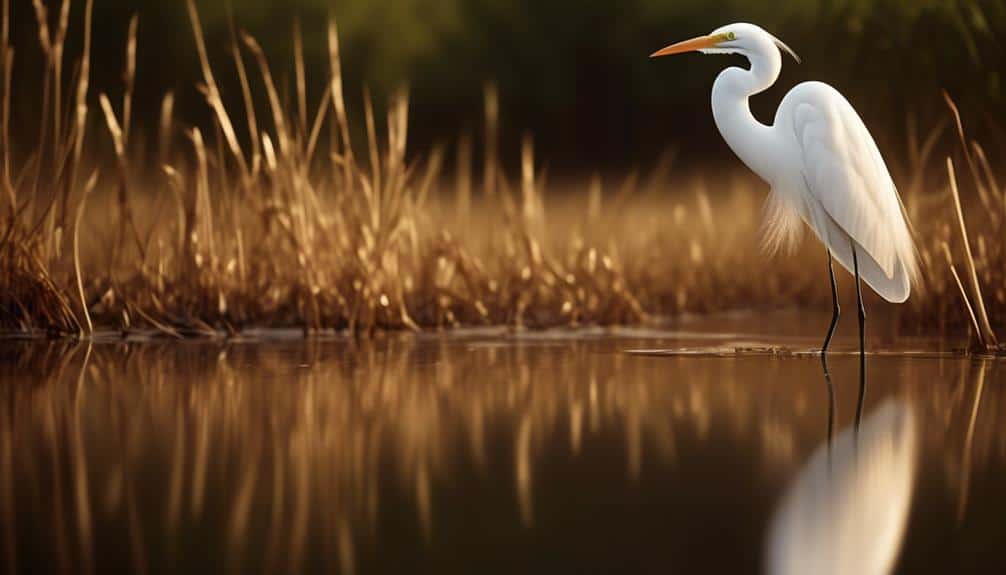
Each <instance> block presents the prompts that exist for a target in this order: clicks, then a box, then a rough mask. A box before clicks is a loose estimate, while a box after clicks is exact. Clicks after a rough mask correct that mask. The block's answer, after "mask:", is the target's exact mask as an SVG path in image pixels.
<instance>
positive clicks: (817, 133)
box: [651, 24, 919, 356]
mask: <svg viewBox="0 0 1006 575" xmlns="http://www.w3.org/2000/svg"><path fill="white" fill-rule="evenodd" d="M780 50H783V51H785V52H787V53H788V54H790V55H791V56H793V58H794V59H796V60H797V61H798V62H799V57H798V56H797V55H796V53H794V52H793V51H792V50H791V49H790V48H789V47H788V46H786V45H785V44H783V43H782V41H780V40H779V39H778V38H776V37H774V36H772V35H771V34H769V33H768V32H766V31H765V30H763V29H761V28H760V27H758V26H755V25H753V24H731V25H728V26H724V27H722V28H719V29H717V30H715V31H714V32H713V33H712V34H709V35H708V36H700V37H698V38H693V39H691V40H687V41H684V42H679V43H677V44H673V45H671V46H668V47H666V48H664V49H662V50H660V51H658V52H655V53H654V54H653V55H651V58H655V57H659V56H668V55H671V54H680V53H684V52H695V51H698V52H702V53H705V54H740V55H742V56H744V57H745V58H747V59H748V60H749V61H750V64H751V68H750V69H744V68H740V67H730V68H727V69H726V70H724V71H723V72H721V73H720V75H719V76H718V77H717V78H716V82H715V84H713V95H712V105H713V117H714V119H715V121H716V126H717V128H719V130H720V133H721V134H722V135H723V138H724V139H725V140H726V142H727V144H728V145H729V146H730V148H731V149H732V150H733V151H734V153H735V154H737V156H738V157H740V159H741V161H743V162H744V163H745V164H746V165H747V166H748V167H749V168H751V170H753V171H754V172H755V173H756V174H758V176H760V177H761V178H762V179H763V180H765V181H766V182H768V184H769V185H770V186H771V187H772V191H771V193H770V194H769V198H768V203H767V207H766V220H765V242H766V247H767V248H769V251H776V250H777V249H778V248H780V247H784V246H785V247H792V246H793V245H794V244H795V243H796V241H797V240H798V239H799V237H800V234H801V232H802V231H803V226H802V224H801V220H802V221H803V222H806V223H807V225H808V226H809V227H810V228H811V229H812V230H813V231H814V234H815V235H816V236H817V237H818V238H819V239H820V240H821V242H822V243H824V245H825V247H826V248H827V249H828V273H829V276H830V278H831V288H832V301H833V304H834V305H833V308H832V319H831V326H830V327H829V328H828V335H827V337H826V338H825V340H824V345H823V346H822V349H821V353H822V356H823V354H825V353H827V351H828V346H829V344H830V343H831V338H832V336H833V335H834V333H835V327H836V326H837V325H838V317H839V314H840V307H839V304H838V288H837V285H836V283H835V271H834V266H833V264H832V256H834V257H835V258H838V261H839V263H841V264H842V266H844V267H845V269H847V270H848V271H849V272H850V273H852V274H853V275H854V276H855V278H856V295H857V300H858V304H859V346H860V353H861V354H862V353H864V349H865V334H864V328H865V322H866V310H865V307H864V306H863V294H862V290H861V288H860V278H862V280H863V281H865V282H866V284H867V285H868V286H870V287H871V288H873V290H874V291H875V292H877V294H879V295H880V296H881V297H883V298H884V299H885V300H887V301H889V302H893V303H901V302H904V301H905V300H907V299H908V296H909V293H910V292H911V286H912V284H914V283H916V280H917V278H918V274H919V271H918V269H919V268H918V263H917V252H916V249H915V244H914V243H913V241H912V236H911V234H910V232H909V228H908V224H907V222H906V218H905V215H904V213H903V210H902V205H901V200H900V198H899V197H898V192H897V189H896V188H895V186H894V182H893V180H892V179H891V175H890V173H889V172H888V170H887V166H886V165H885V164H884V159H883V157H881V155H880V151H879V150H878V149H877V145H876V143H875V142H874V141H873V137H872V136H871V135H870V132H869V130H867V129H866V126H865V125H864V124H863V121H862V119H860V117H859V114H857V113H856V110H855V109H854V108H853V107H852V105H851V104H849V102H848V100H846V99H845V97H843V96H842V94H840V93H839V92H838V91H837V90H835V89H834V88H832V87H831V86H829V85H827V84H824V83H821V82H805V83H802V84H799V85H798V86H796V87H795V88H793V89H792V90H791V91H790V92H789V93H788V94H786V97H785V98H783V100H782V103H781V104H780V105H779V110H778V111H777V112H776V116H775V123H773V124H772V125H771V126H766V125H764V124H762V123H761V122H759V121H758V120H757V119H755V117H754V116H753V115H752V114H751V109H750V107H749V104H748V98H749V97H750V96H753V95H755V94H758V93H760V92H763V91H765V90H767V89H768V88H769V87H770V86H772V85H773V84H774V83H775V82H776V80H777V79H778V78H779V72H780V71H781V70H782V54H781V52H780Z"/></svg>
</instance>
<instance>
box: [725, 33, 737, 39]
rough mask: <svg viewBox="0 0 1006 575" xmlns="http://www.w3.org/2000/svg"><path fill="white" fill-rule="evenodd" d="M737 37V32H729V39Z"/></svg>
mask: <svg viewBox="0 0 1006 575" xmlns="http://www.w3.org/2000/svg"><path fill="white" fill-rule="evenodd" d="M736 39H737V34H734V33H733V32H727V40H736Z"/></svg>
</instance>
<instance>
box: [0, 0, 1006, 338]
mask: <svg viewBox="0 0 1006 575" xmlns="http://www.w3.org/2000/svg"><path fill="white" fill-rule="evenodd" d="M92 3H93V0H87V2H86V5H85V30H84V39H85V40H84V43H83V51H82V53H81V54H80V55H79V60H78V62H77V63H78V65H79V70H80V73H79V76H78V79H77V83H76V86H75V88H74V96H73V100H74V101H73V113H72V122H70V123H69V125H68V126H67V127H65V128H64V126H63V125H62V124H61V123H60V120H59V118H60V117H62V116H63V115H64V111H63V110H62V106H63V104H62V95H61V86H62V79H61V74H62V72H61V70H62V67H63V65H64V62H63V60H64V59H65V58H66V57H67V56H66V55H65V54H64V53H63V48H62V46H63V38H64V37H65V35H66V33H67V30H66V26H67V24H66V22H67V21H66V19H65V18H63V17H62V16H61V18H60V20H59V25H58V27H57V28H56V30H54V31H52V30H49V29H48V19H47V18H44V17H43V16H44V15H45V11H46V3H45V2H44V1H42V0H36V1H35V7H36V9H37V11H38V14H39V34H40V38H41V39H42V42H43V46H44V47H46V48H47V50H46V52H45V53H46V55H47V56H46V57H47V60H46V62H47V63H46V65H47V66H48V72H47V74H46V75H45V76H44V78H45V81H44V85H43V86H42V88H41V89H42V100H43V101H46V102H50V103H49V104H47V105H46V106H45V107H44V108H43V113H42V118H41V122H42V123H41V125H40V134H41V137H40V138H39V144H38V149H37V150H35V152H34V154H31V155H30V156H29V157H28V159H27V160H25V161H24V162H23V163H22V165H18V166H15V165H12V162H13V161H14V160H13V157H12V154H11V151H10V148H11V142H10V141H9V129H8V125H9V116H10V105H11V99H10V68H11V65H12V62H13V53H14V48H13V47H12V46H11V45H10V39H9V33H8V24H9V23H8V18H9V9H8V6H7V3H6V2H4V22H3V28H2V30H3V34H2V37H0V59H2V61H0V64H3V86H4V90H3V100H2V118H0V132H2V134H0V136H2V137H0V144H2V163H3V174H2V179H0V185H2V186H3V188H4V194H3V197H4V200H5V202H6V203H7V204H8V205H7V209H6V210H5V216H4V220H3V227H2V230H0V233H2V235H0V268H2V269H3V274H2V276H0V329H4V330H8V331H17V332H30V333H40V332H41V333H50V334H54V335H56V334H62V335H77V334H88V333H92V332H93V331H94V330H123V331H128V330H133V329H145V330H154V331H159V332H162V333H164V334H167V335H171V336H176V337H180V336H185V335H211V334H221V333H237V332H239V331H241V330H243V329H246V328H249V327H291V326H293V327H299V328H301V329H303V330H304V331H305V332H306V333H311V332H317V331H322V330H350V331H353V332H358V333H368V332H371V331H373V330H378V329H412V330H418V329H431V328H432V329H436V328H450V327H457V326H472V325H502V324H505V325H511V326H526V327H549V326H576V325H584V324H593V325H610V324H624V323H638V322H642V321H646V320H648V319H653V318H659V317H665V316H672V315H676V314H681V313H685V312H709V311H718V310H726V309H733V308H741V307H747V308H750V307H778V306H811V305H822V306H825V307H826V305H825V304H826V301H827V298H828V296H829V292H828V291H827V286H826V285H825V284H826V282H822V281H821V276H822V272H823V270H824V269H825V268H824V265H825V264H824V259H823V254H822V253H820V252H821V250H819V249H817V248H816V246H814V245H812V244H808V245H806V246H804V247H803V248H802V249H801V250H800V251H798V252H797V253H796V254H795V255H794V256H793V257H792V258H790V259H787V260H785V261H777V262H772V267H773V271H772V272H771V273H768V272H766V271H765V270H764V267H765V266H766V265H767V264H768V262H766V261H764V260H762V259H760V256H759V255H757V254H755V253H752V251H751V248H750V246H754V245H757V237H758V236H757V234H758V227H759V217H760V214H759V211H760V210H759V204H760V201H761V197H762V192H760V191H757V190H758V189H759V187H758V186H757V185H755V184H754V183H753V182H752V181H751V179H750V178H742V177H726V178H722V179H720V180H716V181H711V180H697V179H696V180H694V181H693V182H692V183H691V184H690V186H689V187H690V188H691V189H686V190H676V191H675V193H672V194H664V193H663V192H665V191H667V189H668V188H669V187H670V186H669V179H668V171H669V170H670V166H671V165H672V161H673V156H671V155H668V156H667V157H665V158H664V160H662V161H661V162H660V163H658V165H657V166H656V167H655V168H654V169H653V170H652V173H650V174H648V175H644V174H641V173H639V172H638V171H637V172H633V173H631V174H629V175H628V176H627V177H626V178H625V180H624V181H623V182H621V183H619V184H617V185H614V186H612V185H611V183H610V182H607V181H605V180H604V179H602V178H600V177H593V178H590V180H589V183H587V184H586V185H584V186H583V189H584V190H585V191H586V193H583V194H568V193H548V194H546V189H548V186H546V178H545V174H544V172H543V171H542V170H541V169H540V168H539V166H538V165H537V163H536V160H537V157H536V154H535V150H534V141H533V139H532V138H531V137H530V136H527V137H525V138H524V141H523V146H522V150H521V164H520V169H519V180H518V183H517V185H516V189H515V187H514V186H513V185H512V184H511V180H510V179H508V177H507V175H506V174H505V170H504V169H503V165H502V162H501V161H500V159H499V157H498V154H499V149H498V148H499V146H498V142H497V139H498V134H499V128H500V122H501V120H500V113H499V102H498V95H497V92H496V90H495V88H494V87H493V86H491V85H489V86H487V87H486V89H485V95H484V106H485V126H484V128H485V129H484V134H485V141H484V142H483V144H482V148H483V152H484V154H485V156H484V160H483V162H482V163H483V165H484V169H483V170H482V186H481V194H479V193H477V192H478V190H473V184H472V182H473V168H472V165H471V163H472V159H473V156H474V153H473V146H472V142H471V139H470V138H469V137H467V136H465V137H462V138H461V140H460V143H459V145H458V146H457V153H456V159H457V161H456V166H455V170H456V173H455V174H454V176H453V178H452V180H453V189H450V188H451V186H452V184H450V183H448V178H443V177H441V173H440V168H441V165H442V161H443V157H444V154H443V150H442V149H434V150H429V151H426V153H424V154H415V153H409V151H408V150H407V145H406V142H407V140H408V115H409V101H408V93H407V92H406V91H404V90H403V91H399V92H397V93H395V94H394V95H393V96H392V98H391V100H390V102H389V103H388V105H387V117H386V120H387V121H386V126H387V128H386V133H384V134H379V133H378V129H377V121H376V118H375V116H376V113H375V106H374V104H373V102H372V101H371V97H370V94H369V92H366V91H365V97H364V110H363V115H364V120H365V124H366V125H365V128H366V135H367V141H366V142H365V147H364V146H360V149H365V150H366V152H365V153H363V154H361V155H360V156H357V155H356V154H354V146H355V145H357V144H358V143H354V142H353V141H352V138H351V134H352V133H353V130H351V129H350V125H349V117H350V116H349V113H348V111H347V107H346V103H345V92H344V85H343V76H342V66H341V62H340V47H339V34H338V29H337V27H336V24H335V22H334V21H330V22H329V24H328V30H327V32H328V53H329V62H328V69H327V70H326V73H327V75H328V81H327V82H326V84H327V86H326V90H325V92H324V94H322V96H321V97H320V99H319V100H318V101H317V102H315V103H314V104H313V106H315V107H314V108H312V103H311V102H309V101H308V95H307V91H306V89H305V76H306V74H307V72H306V70H305V63H304V56H303V46H302V39H301V29H300V25H299V24H295V28H294V39H295V43H296V45H295V49H294V58H295V62H294V70H295V74H294V83H295V86H294V92H293V93H294V96H295V97H294V102H295V103H294V106H293V109H292V110H290V109H285V108H284V104H283V102H284V100H283V99H282V98H281V97H280V93H281V92H282V86H280V85H278V84H277V82H276V80H275V78H274V76H273V74H272V72H271V67H270V62H269V60H268V57H267V55H266V54H265V52H264V51H263V50H262V48H261V47H260V45H259V43H258V42H257V41H256V40H255V38H253V37H251V36H250V35H248V34H247V33H244V32H241V31H240V30H238V29H237V28H236V26H235V25H234V24H233V22H231V32H232V34H231V40H230V42H231V45H230V52H231V54H230V55H231V58H232V60H233V62H232V65H234V66H235V70H236V73H237V78H238V80H239V82H240V93H241V103H242V104H243V108H244V110H243V113H242V112H240V111H239V112H237V113H235V111H234V110H228V109H227V107H226V106H225V104H224V101H223V100H222V98H221V96H220V87H219V86H218V84H217V81H216V76H215V74H214V71H213V66H212V63H211V62H210V58H209V55H208V52H207V48H206V45H205V40H204V34H203V29H202V24H201V22H200V19H199V13H198V11H197V10H196V7H195V4H194V2H192V1H191V0H189V1H188V2H187V6H188V13H189V17H190V21H191V27H192V33H193V38H194V41H195V46H196V49H197V50H196V51H197V54H198V58H199V65H200V69H201V72H202V76H203V84H202V85H201V86H200V87H199V88H200V90H201V91H202V94H203V96H204V97H205V100H206V104H207V105H208V106H209V108H210V109H211V110H212V112H213V115H212V118H213V125H212V126H211V127H209V129H206V128H204V127H192V128H185V129H183V128H182V127H181V126H179V125H178V123H177V120H176V119H175V114H174V102H175V95H174V94H171V93H169V94H166V95H165V96H164V98H163V101H162V106H161V116H160V125H159V126H158V131H157V143H158V153H157V161H158V165H157V166H156V170H154V173H155V174H156V175H155V176H153V177H142V176H141V174H144V173H148V172H149V170H145V166H136V165H133V164H132V163H131V162H132V160H131V158H133V157H136V155H135V154H131V153H130V149H131V148H132V147H134V146H135V145H136V143H135V142H134V141H133V140H134V138H131V131H133V129H132V124H133V118H132V108H133V103H132V98H133V93H134V88H135V85H136V82H137V77H136V76H137V69H136V49H137V43H138V41H139V39H138V37H139V30H140V28H141V23H140V22H139V20H138V19H137V18H135V17H134V18H133V19H132V20H131V21H130V25H129V30H128V36H127V38H128V40H127V43H126V46H125V48H124V51H125V55H126V58H125V60H126V67H125V74H124V85H123V86H122V87H121V88H123V89H124V94H125V95H124V97H123V100H122V102H121V104H119V105H120V110H118V111H117V110H116V109H115V108H116V104H113V102H112V101H111V100H110V99H109V98H108V97H107V96H106V95H105V94H104V93H100V95H99V96H98V98H97V99H98V101H99V102H100V106H101V114H99V117H100V118H101V119H102V120H103V123H104V133H105V134H106V135H104V136H102V137H110V139H111V142H112V144H113V146H112V148H113V149H114V165H113V166H108V165H106V162H104V161H102V160H101V158H100V157H98V156H95V155H94V154H93V152H91V151H92V150H93V149H95V148H97V147H99V146H98V143H96V142H94V141H92V140H93V139H95V138H96V137H98V136H95V135H93V133H89V132H88V130H87V125H88V121H89V120H91V121H97V120H96V119H95V118H94V114H91V113H90V110H89V105H88V94H90V93H91V87H90V84H89V82H90V67H91V62H90V37H91V32H92V31H91V11H92ZM70 4H71V2H64V3H63V6H64V8H63V10H66V9H67V8H66V6H69V5H70ZM246 57H247V58H251V60H250V61H251V62H252V63H253V64H254V65H253V67H252V68H251V69H249V68H246V63H245V58H246ZM250 71H254V72H255V73H256V75H257V76H258V79H259V80H260V81H261V85H263V86H264V93H262V94H257V93H254V92H253V90H252V88H251V78H250V77H249V73H250ZM141 73H142V71H141ZM141 81H142V79H141ZM260 99H263V101H262V102H259V100H260ZM948 101H949V100H948ZM261 103H265V104H266V105H267V109H268V111H269V115H270V116H271V117H270V118H269V120H270V121H269V123H268V126H266V125H265V124H264V123H263V121H262V118H259V117H257V116H256V111H255V110H256V104H261ZM312 109H313V110H315V111H314V113H313V116H312V113H311V110H312ZM951 109H952V112H953V113H952V117H953V119H954V123H955V127H956V134H957V136H958V138H959V140H960V143H961V151H962V154H963V155H964V157H965V160H966V162H967V166H968V170H969V173H970V175H971V177H972V183H973V184H974V192H975V193H974V195H973V196H965V197H961V194H960V193H959V191H958V189H957V187H956V186H957V182H956V179H955V178H954V176H953V172H952V169H951V178H950V181H949V182H948V186H946V187H944V186H941V185H940V186H935V187H933V186H928V187H927V186H925V185H924V183H925V182H926V181H927V180H926V174H928V173H930V172H931V170H930V164H931V163H932V162H931V160H930V158H931V157H932V156H933V155H934V153H935V152H934V150H935V149H936V147H937V143H938V142H939V141H940V138H941V135H942V133H943V132H944V126H942V125H941V126H937V127H936V128H935V129H934V130H932V131H931V132H929V133H928V134H927V135H926V137H925V138H919V137H918V134H917V128H916V126H915V125H914V123H910V125H909V129H910V136H909V154H908V156H909V166H908V169H907V172H908V174H909V180H910V181H909V183H908V184H907V187H906V188H904V199H905V206H906V211H907V212H908V213H909V215H910V216H911V218H912V219H913V221H914V222H915V223H916V224H920V223H921V224H922V225H921V226H920V227H918V228H916V229H915V233H916V236H917V240H918V244H919V249H920V254H921V257H922V261H923V269H924V273H925V278H926V279H925V285H924V286H923V290H921V292H920V293H918V294H917V295H916V296H914V297H913V299H912V300H911V302H910V303H909V304H908V305H907V306H902V307H900V308H898V311H897V312H896V318H897V321H898V322H899V323H900V325H902V326H904V327H905V328H906V329H908V330H910V331H914V332H928V333H933V332H937V333H943V332H944V331H953V330H955V329H961V328H963V329H967V328H968V326H971V329H972V330H973V332H974V333H975V337H976V340H977V347H979V348H980V349H981V350H984V351H992V350H996V349H998V343H997V339H996V337H995V334H994V331H993V329H994V327H995V326H997V325H999V324H1000V323H1001V322H1002V321H1003V320H1002V318H1004V317H1006V277H1004V271H1003V270H1004V269H1006V265H1004V263H1006V262H1004V260H1006V252H1004V249H1003V246H1002V242H1001V241H1000V240H999V238H1001V237H1002V233H1003V229H1002V227H1003V225H1004V222H1006V189H1004V188H1003V187H1001V185H1000V184H999V181H1000V180H1001V178H998V177H997V175H996V173H995V169H994V167H993V165H992V163H991V162H990V161H989V158H988V155H987V154H986V152H985V150H984V149H983V148H982V147H981V146H980V145H979V144H978V143H977V142H973V141H972V142H969V141H968V140H967V138H966V136H965V132H964V128H963V125H962V123H961V121H960V117H959V114H957V112H956V109H955V108H953V106H952V105H951ZM242 117H243V122H244V126H243V128H245V129H247V132H248V134H249V135H250V136H249V138H248V139H247V141H246V142H243V141H242V138H241V137H239V135H238V130H237V128H236V127H235V124H234V120H233V118H242ZM50 120H51V121H52V123H53V125H52V126H51V128H50V127H49V122H50ZM326 131H327V132H328V133H329V134H331V141H330V142H324V140H325V138H323V137H322V134H324V133H326ZM179 133H186V134H187V135H188V138H186V139H184V140H182V139H179V141H177V142H176V141H175V138H174V135H175V134H179ZM416 158H419V159H416ZM50 167H51V168H52V169H51V170H50V169H49V168H50ZM99 168H100V169H101V171H100V173H101V174H102V175H103V176H105V178H102V179H98V178H97V174H98V173H99V172H98V169H99ZM81 172H84V173H91V174H95V175H94V176H91V177H89V178H88V179H87V181H85V182H80V181H79V177H78V174H80V173H81ZM43 176H44V177H43ZM575 186H576V187H577V188H579V187H580V184H575ZM551 189H552V190H557V189H561V187H559V186H553V187H552V188H551ZM92 191H93V193H92ZM563 192H565V190H563ZM944 192H946V193H944ZM971 197H973V198H975V199H976V201H974V202H972V201H971V199H970V198H971ZM57 200H58V203H59V209H58V210H55V211H54V210H53V205H54V204H56V203H57ZM85 201H87V202H88V209H87V210H86V212H85V210H84V205H85ZM165 206H167V208H166V207H165ZM972 209H973V210H974V212H973V213H972V212H971V210H972ZM965 210H968V212H969V214H971V215H974V214H977V216H979V217H973V218H971V219H972V221H970V222H969V226H968V228H967V229H966V228H965V226H964V214H965ZM68 212H69V213H73V214H75V215H76V218H75V221H74V222H73V229H72V230H71V231H72V233H65V232H64V229H65V228H66V224H65V223H64V219H65V213H68ZM722 213H729V214H731V225H730V226H729V227H728V228H727V229H723V228H722V226H719V225H717V223H716V217H717V215H718V214H722ZM955 229H956V230H959V232H960V233H959V234H955V233H951V230H955ZM969 233H970V234H971V235H970V236H969ZM68 236H72V237H68ZM67 242H71V243H72V245H70V244H67ZM64 244H66V245H64ZM64 247H69V248H70V249H68V250H64V249H63V248H64ZM972 247H974V249H972ZM958 250H960V251H961V252H963V256H962V260H963V261H964V265H965V268H964V269H965V270H966V272H967V273H966V276H965V278H964V279H965V280H966V281H965V282H961V281H960V280H961V277H960V276H959V275H958V273H957V266H955V265H954V263H953V253H955V252H957V251H958ZM64 251H67V252H71V253H68V254H65V255H64ZM85 272H86V274H85ZM71 294H72V295H71ZM983 294H987V297H986V296H985V295H983ZM962 295H963V296H964V306H961V304H960V300H961V296H962ZM71 302H73V303H71ZM822 309H823V308H822Z"/></svg>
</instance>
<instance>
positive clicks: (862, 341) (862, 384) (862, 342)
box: [850, 240, 866, 433]
mask: <svg viewBox="0 0 1006 575" xmlns="http://www.w3.org/2000/svg"><path fill="white" fill-rule="evenodd" d="M850 241H851V240H850ZM852 267H853V270H854V271H855V275H856V300H857V301H858V302H859V404H858V405H857V406H856V433H859V422H860V421H861V420H862V418H863V404H864V403H865V402H866V306H865V305H863V288H862V286H861V285H860V281H859V258H858V257H857V255H856V243H855V242H852Z"/></svg>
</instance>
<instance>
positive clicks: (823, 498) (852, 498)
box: [766, 400, 918, 575]
mask: <svg viewBox="0 0 1006 575" xmlns="http://www.w3.org/2000/svg"><path fill="white" fill-rule="evenodd" d="M916 434H917V432H916V422H915V414H914V412H913V410H912V408H911V407H910V406H909V405H908V404H906V403H901V402H897V401H895V400H889V401H888V402H887V403H884V404H883V405H882V406H881V407H879V408H877V409H876V410H875V411H874V412H873V413H872V414H871V415H870V416H869V417H867V418H866V420H865V421H863V422H862V424H859V422H857V424H856V425H855V426H854V427H853V428H851V429H847V430H845V431H844V432H842V433H841V434H839V435H838V437H836V438H835V439H834V441H831V442H827V443H825V444H824V445H822V446H821V447H820V448H818V449H817V451H816V452H815V453H814V455H813V456H811V458H810V460H809V461H808V462H807V464H806V465H805V466H804V467H803V468H802V469H801V470H800V472H799V475H797V477H796V479H795V480H794V481H793V483H792V484H791V486H790V487H789V489H788V490H787V492H786V494H785V496H784V497H783V499H782V501H781V503H780V504H779V506H778V509H777V511H776V513H775V517H774V518H773V520H772V526H771V528H770V532H769V536H768V540H767V544H766V557H767V561H768V564H767V571H768V572H769V573H772V574H778V575H784V574H791V573H792V574H796V573H818V574H828V573H860V574H867V575H868V574H874V573H877V574H882V573H889V572H890V571H891V569H892V568H893V567H894V562H895V561H896V560H897V557H898V551H899V549H900V547H901V542H902V538H903V537H904V533H905V528H906V526H907V520H908V511H909V507H910V503H911V500H912V488H913V483H914V478H915V464H916V451H917V445H918V441H917V437H916Z"/></svg>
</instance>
